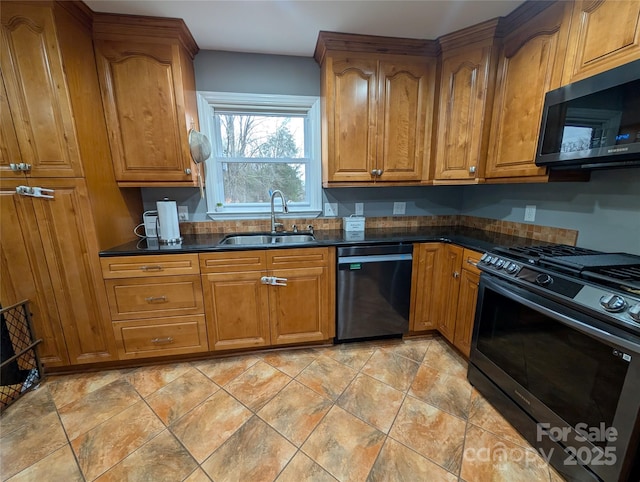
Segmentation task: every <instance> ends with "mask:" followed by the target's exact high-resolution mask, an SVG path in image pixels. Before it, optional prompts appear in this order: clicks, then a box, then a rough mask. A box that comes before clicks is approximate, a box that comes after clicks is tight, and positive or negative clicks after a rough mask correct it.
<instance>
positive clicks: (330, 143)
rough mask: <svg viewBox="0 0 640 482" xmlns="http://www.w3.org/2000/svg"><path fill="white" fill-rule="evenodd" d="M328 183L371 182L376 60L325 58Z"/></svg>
mask: <svg viewBox="0 0 640 482" xmlns="http://www.w3.org/2000/svg"><path fill="white" fill-rule="evenodd" d="M324 70H325V78H324V80H323V82H324V84H325V85H324V87H325V89H324V90H325V113H324V115H325V117H326V119H325V120H324V121H323V126H326V135H325V136H323V137H324V140H323V144H324V145H323V148H324V150H325V151H326V152H327V159H326V162H325V164H326V169H327V173H326V178H327V180H328V181H329V182H342V181H346V182H349V181H371V180H372V179H373V178H374V176H373V175H372V174H371V170H372V169H374V167H375V156H376V91H377V81H376V70H377V62H376V60H375V59H369V58H363V57H358V56H346V57H341V56H336V57H335V58H334V57H329V58H327V61H326V63H325V65H324Z"/></svg>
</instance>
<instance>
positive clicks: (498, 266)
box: [496, 259, 505, 269]
mask: <svg viewBox="0 0 640 482" xmlns="http://www.w3.org/2000/svg"><path fill="white" fill-rule="evenodd" d="M504 264H505V261H504V260H503V259H499V260H498V262H497V263H496V268H498V269H500V268H502V267H503V266H504Z"/></svg>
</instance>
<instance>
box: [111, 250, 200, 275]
mask: <svg viewBox="0 0 640 482" xmlns="http://www.w3.org/2000/svg"><path fill="white" fill-rule="evenodd" d="M100 263H101V264H102V276H103V278H104V279H114V278H140V277H144V276H171V275H183V274H200V268H199V265H198V255H197V254H160V255H150V256H114V257H108V258H100Z"/></svg>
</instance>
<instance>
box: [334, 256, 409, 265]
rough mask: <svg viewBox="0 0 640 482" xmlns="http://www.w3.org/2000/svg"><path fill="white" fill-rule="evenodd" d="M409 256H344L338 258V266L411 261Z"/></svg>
mask: <svg viewBox="0 0 640 482" xmlns="http://www.w3.org/2000/svg"><path fill="white" fill-rule="evenodd" d="M412 259H413V256H412V255H411V254H380V255H370V256H344V257H342V258H338V265H341V264H351V263H385V262H389V261H411V260H412Z"/></svg>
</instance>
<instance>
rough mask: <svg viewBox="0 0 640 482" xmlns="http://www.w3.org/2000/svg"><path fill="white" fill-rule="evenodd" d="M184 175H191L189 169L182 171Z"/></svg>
mask: <svg viewBox="0 0 640 482" xmlns="http://www.w3.org/2000/svg"><path fill="white" fill-rule="evenodd" d="M184 173H185V174H186V175H189V174H191V169H189V168H188V167H187V168H186V169H185V170H184Z"/></svg>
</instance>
